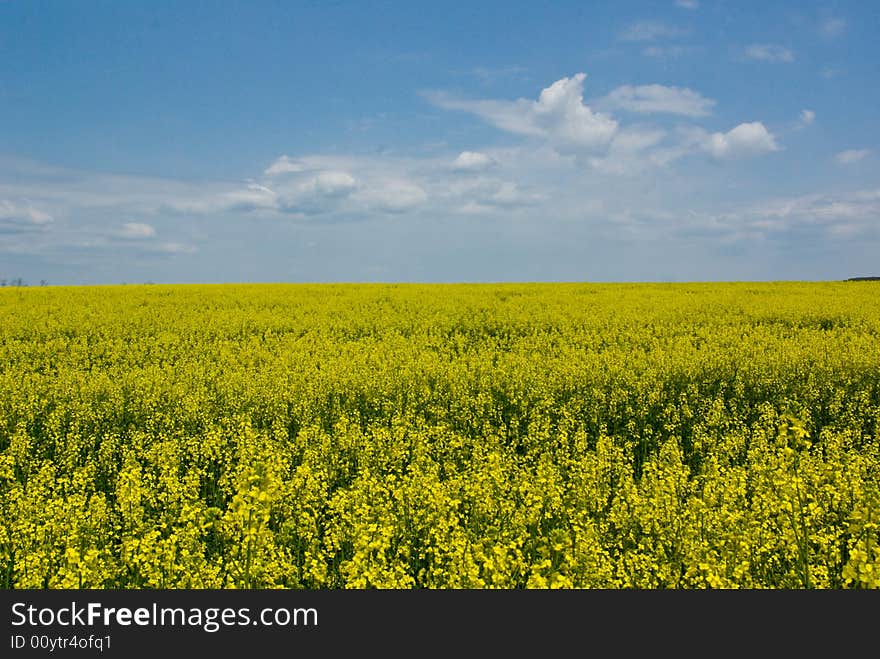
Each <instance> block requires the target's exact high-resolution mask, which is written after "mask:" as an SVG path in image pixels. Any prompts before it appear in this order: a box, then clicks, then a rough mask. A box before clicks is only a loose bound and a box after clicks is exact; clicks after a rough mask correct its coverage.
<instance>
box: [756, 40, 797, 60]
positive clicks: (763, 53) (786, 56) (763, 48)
mask: <svg viewBox="0 0 880 659" xmlns="http://www.w3.org/2000/svg"><path fill="white" fill-rule="evenodd" d="M745 56H746V57H747V58H748V59H752V60H758V61H764V62H787V63H791V62H794V53H793V52H792V51H791V50H789V49H788V48H785V47H784V46H778V45H776V44H767V43H753V44H751V45H750V46H746V49H745Z"/></svg>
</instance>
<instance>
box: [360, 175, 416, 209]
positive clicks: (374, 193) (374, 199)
mask: <svg viewBox="0 0 880 659" xmlns="http://www.w3.org/2000/svg"><path fill="white" fill-rule="evenodd" d="M427 199H428V195H427V194H426V193H425V191H424V190H423V189H422V188H421V186H419V185H417V184H415V183H412V182H410V181H406V180H386V181H383V182H382V184H381V185H375V186H372V187H370V188H367V189H365V190H363V191H362V192H361V193H360V194H359V195H358V201H361V202H363V203H365V204H366V205H367V206H369V207H371V208H372V209H375V210H379V211H387V212H390V213H402V212H403V211H408V210H412V209H414V208H416V207H417V206H419V205H421V204H423V203H425V202H426V201H427Z"/></svg>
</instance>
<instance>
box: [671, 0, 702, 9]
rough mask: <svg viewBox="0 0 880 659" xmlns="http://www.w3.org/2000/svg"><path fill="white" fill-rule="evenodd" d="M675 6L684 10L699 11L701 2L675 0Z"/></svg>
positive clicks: (695, 0) (697, 0) (696, 0)
mask: <svg viewBox="0 0 880 659" xmlns="http://www.w3.org/2000/svg"><path fill="white" fill-rule="evenodd" d="M675 6H676V7H681V8H682V9H699V8H700V2H699V0H675Z"/></svg>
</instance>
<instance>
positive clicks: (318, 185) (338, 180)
mask: <svg viewBox="0 0 880 659" xmlns="http://www.w3.org/2000/svg"><path fill="white" fill-rule="evenodd" d="M310 185H312V186H314V189H315V192H317V193H318V194H320V195H322V196H325V197H338V196H342V195H346V194H348V193H349V192H351V191H353V190H354V189H355V188H356V187H357V180H356V179H355V178H354V177H353V176H352V175H351V174H349V173H348V172H337V171H332V170H331V171H327V172H320V173H319V174H318V175H317V176H315V177H314V178H313V179H312V180H311V182H310Z"/></svg>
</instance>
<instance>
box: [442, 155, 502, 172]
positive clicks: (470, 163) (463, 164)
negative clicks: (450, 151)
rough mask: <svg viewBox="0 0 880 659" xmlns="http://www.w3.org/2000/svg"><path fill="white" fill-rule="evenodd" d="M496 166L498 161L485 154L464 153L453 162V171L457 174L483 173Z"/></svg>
mask: <svg viewBox="0 0 880 659" xmlns="http://www.w3.org/2000/svg"><path fill="white" fill-rule="evenodd" d="M496 164H497V163H496V161H495V160H494V159H493V158H492V157H491V156H488V155H486V154H485V153H480V152H479V151H462V152H461V153H459V154H458V157H456V159H455V160H454V161H453V162H452V169H453V170H454V171H457V172H481V171H485V170H487V169H489V168H491V167H493V166H494V165H496Z"/></svg>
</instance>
